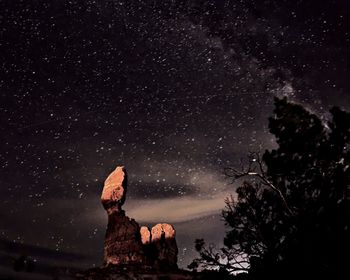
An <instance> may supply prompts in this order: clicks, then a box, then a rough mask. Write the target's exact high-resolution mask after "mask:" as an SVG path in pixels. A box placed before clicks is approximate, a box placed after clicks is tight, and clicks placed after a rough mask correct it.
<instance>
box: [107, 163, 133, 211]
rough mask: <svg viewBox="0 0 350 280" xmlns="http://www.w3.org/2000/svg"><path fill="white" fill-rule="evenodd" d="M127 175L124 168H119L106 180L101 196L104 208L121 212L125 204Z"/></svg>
mask: <svg viewBox="0 0 350 280" xmlns="http://www.w3.org/2000/svg"><path fill="white" fill-rule="evenodd" d="M126 188H127V174H126V170H125V168H124V166H118V167H117V168H116V169H115V170H114V171H113V172H112V173H111V174H110V175H109V176H108V177H107V179H106V181H105V183H104V187H103V191H102V195H101V201H102V205H103V207H104V208H105V209H106V210H108V209H111V208H114V209H116V210H121V206H122V205H123V204H124V202H125V197H126V196H125V195H126Z"/></svg>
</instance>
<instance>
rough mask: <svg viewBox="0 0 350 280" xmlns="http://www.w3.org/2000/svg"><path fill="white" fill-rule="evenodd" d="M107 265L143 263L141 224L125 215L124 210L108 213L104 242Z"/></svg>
mask: <svg viewBox="0 0 350 280" xmlns="http://www.w3.org/2000/svg"><path fill="white" fill-rule="evenodd" d="M104 263H105V265H108V264H114V265H123V264H142V263H144V255H143V249H142V242H141V238H140V226H139V224H138V223H137V222H136V221H135V220H133V219H130V218H129V217H127V216H125V213H124V211H123V210H120V211H113V212H112V213H110V214H109V215H108V226H107V231H106V237H105V242H104Z"/></svg>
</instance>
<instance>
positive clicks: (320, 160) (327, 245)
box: [191, 98, 350, 279]
mask: <svg viewBox="0 0 350 280" xmlns="http://www.w3.org/2000/svg"><path fill="white" fill-rule="evenodd" d="M274 113H275V115H274V117H271V118H270V119H269V128H270V132H271V133H272V134H274V135H275V137H276V140H277V144H278V148H276V149H274V150H272V151H266V152H265V153H264V155H263V156H262V157H260V155H259V154H258V153H251V154H250V155H249V157H248V158H249V164H248V166H246V167H243V168H242V169H241V170H238V169H236V168H227V169H226V170H225V172H226V174H227V175H228V176H229V177H230V178H232V179H233V180H237V179H239V178H244V179H245V180H244V182H243V183H242V185H241V186H240V187H239V188H238V189H237V191H236V195H235V196H231V197H229V198H227V200H226V208H225V209H224V210H223V217H224V220H225V223H226V225H227V226H228V229H229V230H228V231H227V232H226V237H225V239H224V247H223V248H222V249H221V250H220V251H217V250H213V248H212V247H211V246H209V247H208V246H206V245H205V243H204V241H203V240H197V241H196V250H197V251H198V252H199V254H200V257H199V258H198V259H195V260H194V261H193V263H192V264H191V267H192V268H196V267H198V266H201V267H204V268H209V267H211V268H224V269H227V270H228V271H230V272H232V271H247V272H249V275H250V276H252V278H254V279H257V278H262V277H270V278H274V277H276V278H277V277H279V278H280V277H283V279H286V278H289V277H290V278H295V276H297V275H300V276H311V277H313V278H312V279H314V278H315V277H320V276H333V277H334V275H335V274H337V275H343V277H344V276H345V275H347V277H349V275H350V272H349V268H348V267H347V264H348V261H349V252H350V151H349V148H350V114H349V113H347V112H344V111H342V110H340V109H339V108H333V109H331V110H330V113H331V115H332V120H331V121H329V122H328V124H324V123H322V121H321V120H320V119H319V118H318V117H317V116H316V115H315V114H313V113H311V112H309V111H307V110H306V109H305V108H303V107H302V106H300V105H297V104H293V103H289V102H288V101H287V99H286V98H283V99H279V98H276V99H275V110H274ZM280 279H282V278H280ZM337 279H340V278H337ZM344 279H345V278H344ZM347 279H350V278H347Z"/></svg>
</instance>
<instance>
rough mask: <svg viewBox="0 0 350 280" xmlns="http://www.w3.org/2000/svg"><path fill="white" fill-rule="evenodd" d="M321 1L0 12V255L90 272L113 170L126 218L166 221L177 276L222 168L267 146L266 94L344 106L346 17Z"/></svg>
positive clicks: (33, 6) (213, 202) (348, 63)
mask: <svg viewBox="0 0 350 280" xmlns="http://www.w3.org/2000/svg"><path fill="white" fill-rule="evenodd" d="M218 2H220V3H218ZM257 2H258V1H257ZM290 2H293V3H290ZM294 2H296V3H294ZM304 2H305V3H304ZM319 2H321V1H316V0H315V1H281V0H279V1H277V0H270V1H268V0H265V1H259V3H255V2H254V1H252V0H241V1H233V0H232V1H229V0H226V1H203V0H188V1H185V0H182V1H141V0H138V1H113V0H96V1H78V0H75V1H58V0H57V1H52V0H51V1H49V0H40V1H29V0H28V1H12V0H11V1H9V0H8V1H2V2H1V4H0V37H1V39H0V53H1V58H0V69H1V77H0V98H1V102H0V121H1V127H0V129H1V131H0V133H1V136H0V176H1V177H0V183H1V189H0V194H1V198H2V199H1V202H0V213H1V214H0V237H1V239H2V240H3V242H16V243H20V244H21V243H24V244H32V245H35V246H37V248H41V247H43V248H49V249H53V250H57V251H58V252H68V253H81V254H82V255H84V256H85V257H86V258H85V259H84V261H79V265H81V266H85V267H89V266H92V265H94V264H95V265H100V263H101V261H102V244H103V238H104V231H105V226H106V214H105V212H104V210H103V208H102V206H101V205H100V201H99V195H100V192H101V190H102V186H103V181H104V179H105V178H106V176H107V175H108V174H109V173H110V172H111V171H112V170H113V169H114V168H115V166H116V165H125V166H126V168H127V170H128V172H129V178H130V180H129V191H128V197H127V201H126V206H125V207H126V210H127V214H128V215H129V216H132V217H133V218H135V219H136V220H137V221H139V222H142V223H149V224H152V223H153V222H154V221H159V220H164V221H168V222H172V223H174V225H175V228H176V229H177V240H178V245H179V249H180V250H179V252H180V253H179V263H180V266H182V267H184V266H186V265H187V264H188V262H189V261H190V260H191V259H192V258H193V257H194V254H195V253H194V250H193V242H194V240H195V238H201V237H204V238H206V239H207V240H208V241H210V242H214V243H217V244H220V242H222V238H223V236H224V230H225V229H224V225H223V223H222V221H221V220H220V211H221V209H222V208H223V207H224V198H225V197H226V196H227V195H229V194H230V193H232V192H233V191H234V187H235V186H234V185H232V184H230V181H228V180H227V178H225V176H224V175H223V168H224V167H226V166H232V165H237V164H239V160H240V158H242V157H244V156H245V154H247V152H249V151H264V150H265V149H268V148H272V147H273V146H274V145H275V142H274V139H273V137H272V135H270V134H269V133H268V129H267V119H268V117H269V116H270V115H271V114H272V110H273V96H275V95H278V96H281V95H285V96H288V97H289V98H290V99H291V100H293V101H296V102H300V103H302V104H304V105H305V106H306V107H307V108H309V109H310V110H313V111H315V112H316V113H318V114H320V115H321V116H322V118H324V119H325V120H326V119H327V113H326V112H327V109H328V107H329V106H331V105H338V106H341V107H343V108H345V109H348V110H349V108H350V98H348V92H349V89H350V83H349V79H348V77H350V53H349V47H350V34H349V30H350V16H349V11H350V7H349V4H348V3H347V1H345V0H344V1H341V0H338V1H335V0H334V1H330V0H329V1H322V2H323V3H322V4H321V3H319Z"/></svg>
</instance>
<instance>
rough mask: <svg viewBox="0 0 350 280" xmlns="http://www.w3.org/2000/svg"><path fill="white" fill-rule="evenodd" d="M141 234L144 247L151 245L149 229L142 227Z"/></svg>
mask: <svg viewBox="0 0 350 280" xmlns="http://www.w3.org/2000/svg"><path fill="white" fill-rule="evenodd" d="M140 234H141V242H142V244H143V245H147V244H150V243H151V232H150V231H149V228H148V227H145V226H142V227H141V229H140Z"/></svg>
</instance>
